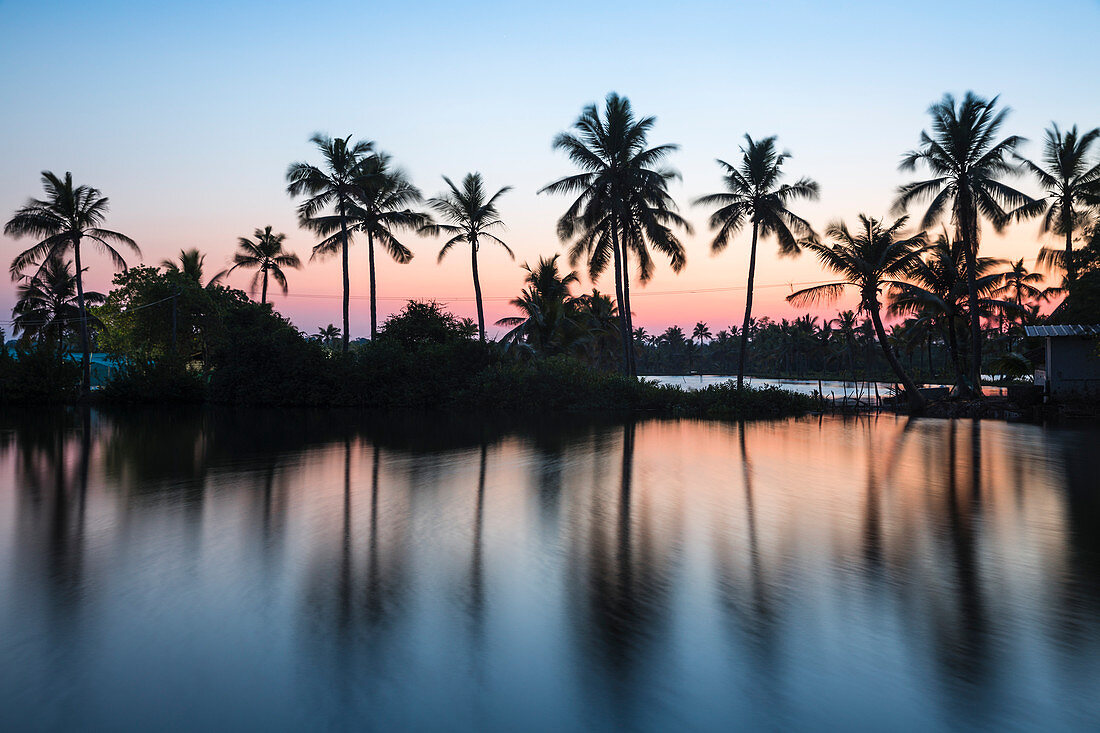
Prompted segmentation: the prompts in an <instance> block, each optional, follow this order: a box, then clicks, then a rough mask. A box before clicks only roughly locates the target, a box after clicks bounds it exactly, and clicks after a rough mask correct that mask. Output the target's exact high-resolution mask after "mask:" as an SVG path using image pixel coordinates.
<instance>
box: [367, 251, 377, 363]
mask: <svg viewBox="0 0 1100 733" xmlns="http://www.w3.org/2000/svg"><path fill="white" fill-rule="evenodd" d="M367 262H368V263H369V266H370V340H371V341H374V340H375V339H377V338H378V297H377V296H376V295H375V292H374V233H373V232H372V231H371V230H370V229H367Z"/></svg>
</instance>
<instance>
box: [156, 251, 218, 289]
mask: <svg viewBox="0 0 1100 733" xmlns="http://www.w3.org/2000/svg"><path fill="white" fill-rule="evenodd" d="M205 260H206V255H204V254H202V253H201V252H199V250H198V249H197V248H192V249H181V250H180V254H179V257H178V258H177V259H174V260H172V259H165V260H161V261H160V266H161V267H163V268H164V269H165V270H167V271H168V272H178V273H180V274H182V275H183V276H184V277H188V278H191V279H192V280H194V281H195V282H196V283H198V284H199V285H202V263H203V262H204V261H205ZM214 279H215V280H216V279H217V277H215V278H214ZM211 282H213V280H211Z"/></svg>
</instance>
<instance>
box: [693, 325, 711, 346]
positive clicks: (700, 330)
mask: <svg viewBox="0 0 1100 733" xmlns="http://www.w3.org/2000/svg"><path fill="white" fill-rule="evenodd" d="M691 337H692V338H693V339H699V345H700V346H702V345H703V342H704V341H706V340H708V339H710V338H711V333H710V328H709V327H707V324H705V323H703V322H702V321H699V322H698V323H696V324H695V328H694V329H693V330H692V332H691Z"/></svg>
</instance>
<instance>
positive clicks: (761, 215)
mask: <svg viewBox="0 0 1100 733" xmlns="http://www.w3.org/2000/svg"><path fill="white" fill-rule="evenodd" d="M775 140H776V139H775V136H774V135H773V136H772V137H766V138H764V139H763V140H753V139H752V137H750V136H749V135H745V143H746V144H745V145H744V146H742V147H741V160H740V161H739V162H738V163H737V165H731V164H729V163H727V162H725V161H724V160H719V161H718V165H720V166H721V167H722V170H723V176H722V178H723V182H724V183H725V185H726V190H725V191H723V192H721V193H714V194H710V195H708V196H702V197H700V198H698V199H696V200H695V205H696V206H717V207H718V208H717V209H716V210H715V211H714V213H713V214H711V216H710V227H711V229H716V230H717V234H716V235H715V237H714V241H713V242H711V251H712V252H715V253H718V252H721V251H722V250H724V249H725V248H726V246H727V245H728V244H729V243H730V239H732V238H733V236H734V235H735V234H737V232H739V231H741V229H742V228H743V227H744V226H745V225H746V224H751V225H752V247H751V249H750V250H749V281H748V289H747V291H746V295H745V320H744V323H743V325H742V327H741V351H740V354H739V355H738V357H737V388H738V389H740V388H741V386H742V385H743V384H744V379H745V353H746V352H747V351H748V338H749V332H750V328H749V326H750V323H751V320H752V288H753V280H754V278H755V277H756V245H757V242H758V241H759V239H760V237H767V236H769V235H774V236H775V238H776V240H777V241H778V242H779V254H780V255H781V256H794V255H797V254H798V252H799V239H801V238H804V237H809V236H812V235H813V228H812V227H811V226H810V224H809V222H807V221H806V220H805V219H803V218H801V217H799V216H796V215H795V214H794V213H793V212H791V210H790V209H788V208H787V207H788V205H789V204H790V203H791V202H792V201H795V200H798V199H816V198H817V196H818V185H817V183H816V182H814V181H813V180H811V179H809V178H800V179H798V180H797V181H795V182H794V183H789V184H788V183H783V184H781V183H780V182H779V181H780V180H781V179H782V178H783V163H784V162H786V160H787V158H789V157H790V153H787V152H783V153H781V152H779V151H778V150H777V149H776V146H775Z"/></svg>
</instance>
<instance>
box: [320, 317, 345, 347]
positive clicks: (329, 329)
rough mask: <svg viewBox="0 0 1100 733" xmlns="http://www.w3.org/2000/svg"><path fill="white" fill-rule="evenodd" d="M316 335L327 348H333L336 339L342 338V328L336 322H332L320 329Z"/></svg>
mask: <svg viewBox="0 0 1100 733" xmlns="http://www.w3.org/2000/svg"><path fill="white" fill-rule="evenodd" d="M315 336H316V337H317V338H319V339H320V340H321V343H322V344H324V345H325V348H329V349H331V348H332V346H333V344H335V343H336V340H337V339H338V338H340V329H339V328H337V327H336V325H335V324H332V323H330V324H328V325H327V326H325V327H324V328H320V329H318V330H317V333H316V334H315Z"/></svg>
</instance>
